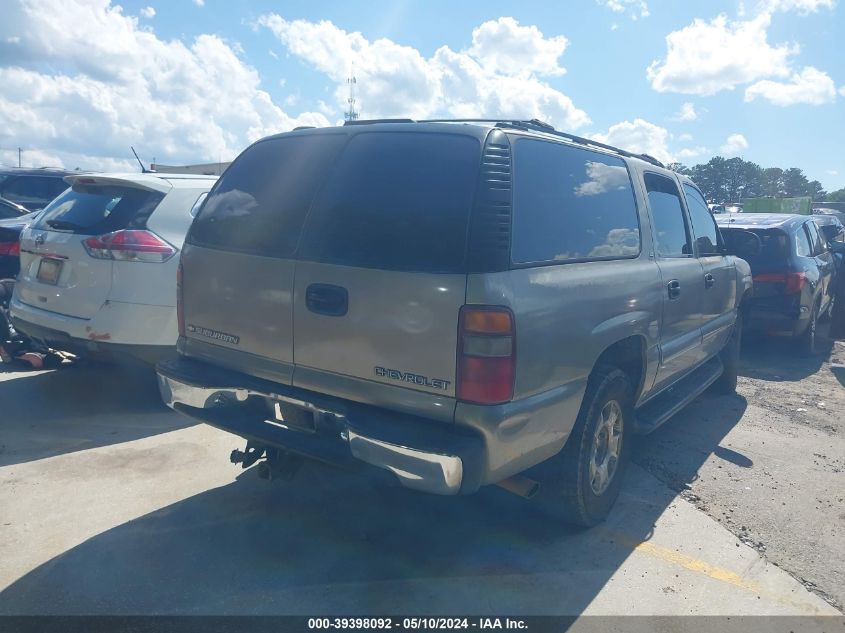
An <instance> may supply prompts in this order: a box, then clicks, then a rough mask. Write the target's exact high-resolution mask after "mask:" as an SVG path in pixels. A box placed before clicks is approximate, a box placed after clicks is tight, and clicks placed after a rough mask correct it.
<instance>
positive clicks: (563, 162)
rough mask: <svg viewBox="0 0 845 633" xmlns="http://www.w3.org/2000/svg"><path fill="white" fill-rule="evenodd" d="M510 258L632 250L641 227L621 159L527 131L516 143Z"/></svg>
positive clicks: (553, 258) (605, 255)
mask: <svg viewBox="0 0 845 633" xmlns="http://www.w3.org/2000/svg"><path fill="white" fill-rule="evenodd" d="M513 215H514V220H513V237H512V246H511V259H512V260H513V262H514V263H516V264H529V263H551V262H566V261H573V260H575V261H577V260H592V259H616V258H621V257H636V256H637V255H638V254H639V252H640V227H639V220H638V217H637V207H636V203H635V201H634V191H633V188H632V186H631V178H630V176H629V175H628V169H627V167H626V166H625V162H624V161H623V160H621V159H619V158H617V157H615V156H608V155H606V154H600V153H598V152H593V151H590V150H585V149H580V148H575V147H570V146H568V145H563V144H560V143H549V142H545V141H537V140H533V139H520V140H519V141H517V143H516V152H515V167H514V211H513Z"/></svg>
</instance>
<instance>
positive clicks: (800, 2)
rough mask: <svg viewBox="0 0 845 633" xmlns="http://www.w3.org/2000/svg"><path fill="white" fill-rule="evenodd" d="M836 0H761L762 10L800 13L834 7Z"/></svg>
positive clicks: (805, 13) (760, 6) (760, 7)
mask: <svg viewBox="0 0 845 633" xmlns="http://www.w3.org/2000/svg"><path fill="white" fill-rule="evenodd" d="M834 6H836V0H761V1H760V2H759V4H758V8H759V10H761V11H797V12H798V14H799V15H807V14H808V13H815V12H816V11H818V10H819V9H832V8H833V7H834Z"/></svg>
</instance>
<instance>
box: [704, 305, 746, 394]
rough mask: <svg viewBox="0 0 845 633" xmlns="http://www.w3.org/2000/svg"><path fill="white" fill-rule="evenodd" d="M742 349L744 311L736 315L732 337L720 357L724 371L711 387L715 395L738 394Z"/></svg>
mask: <svg viewBox="0 0 845 633" xmlns="http://www.w3.org/2000/svg"><path fill="white" fill-rule="evenodd" d="M741 347H742V310H741V309H740V310H739V311H738V312H737V315H736V321H735V322H734V327H733V331H731V337H730V338H729V339H728V342H727V343H725V346H724V347H723V348H722V351H721V352H719V356H720V357H721V359H722V366H723V367H724V370H723V371H722V375H721V376H719V377H718V378H717V379H716V382H714V383H713V385H712V386H711V387H710V389H711V390H712V391H713V393H718V394H723V395H730V394H734V393H736V380H737V375H738V373H739V352H740V348H741Z"/></svg>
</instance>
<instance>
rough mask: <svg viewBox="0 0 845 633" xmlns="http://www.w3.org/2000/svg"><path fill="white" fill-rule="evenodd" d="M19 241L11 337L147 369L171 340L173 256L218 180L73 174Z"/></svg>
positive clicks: (173, 334)
mask: <svg viewBox="0 0 845 633" xmlns="http://www.w3.org/2000/svg"><path fill="white" fill-rule="evenodd" d="M65 180H66V181H67V183H68V184H69V185H70V189H68V190H67V191H65V192H64V193H63V194H61V195H60V196H59V197H58V198H56V199H55V200H53V202H51V203H50V204H49V205H48V206H47V207H46V208H45V209H44V210H43V211H42V212H41V214H40V215H39V216H38V218H37V219H36V220H35V221H34V222H33V223H32V224H31V225H30V226H29V227H28V228H27V229H25V230H24V231H23V233H22V234H21V269H20V274H19V275H18V281H17V284H16V286H15V293H14V296H13V298H12V302H11V305H10V312H11V316H12V320H13V323H14V325H15V327H16V328H17V329H19V330H20V331H22V332H24V333H26V334H28V335H29V336H31V337H32V338H34V339H37V340H40V341H43V342H45V343H47V344H48V345H50V346H51V347H54V348H57V349H64V350H68V351H71V352H74V353H77V354H86V355H88V354H93V355H97V356H111V355H112V354H114V353H121V354H122V353H129V354H131V355H133V356H135V357H137V358H140V359H142V360H146V361H150V362H152V361H155V360H156V359H159V358H161V357H162V356H164V355H166V354H167V353H169V352H171V351H172V350H173V346H174V345H175V344H176V338H177V335H178V331H177V325H176V323H177V321H176V272H177V268H178V264H179V257H178V253H179V251H180V250H181V248H182V243H183V241H184V239H185V234H186V233H187V231H188V227H189V226H190V224H191V220H192V219H193V214H195V213H196V210H197V208H198V207H199V205H200V204H201V202H202V201H203V199H204V198H205V195H206V193H207V192H208V191H209V189H211V186H212V185H213V184H214V181H215V180H216V178H215V177H212V176H194V175H180V174H154V173H146V174H94V175H92V174H80V175H73V176H68V177H66V178H65Z"/></svg>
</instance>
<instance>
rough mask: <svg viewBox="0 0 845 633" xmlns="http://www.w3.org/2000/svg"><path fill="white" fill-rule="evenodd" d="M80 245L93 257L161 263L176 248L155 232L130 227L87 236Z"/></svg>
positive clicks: (171, 254) (173, 253)
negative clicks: (95, 235)
mask: <svg viewBox="0 0 845 633" xmlns="http://www.w3.org/2000/svg"><path fill="white" fill-rule="evenodd" d="M82 245H83V246H84V247H85V250H86V251H88V254H89V255H90V256H91V257H93V258H94V259H116V260H119V261H125V262H151V263H161V262H166V261H167V260H168V259H170V258H171V257H173V256H174V255H175V254H176V249H175V248H174V247H173V246H171V245H170V244H168V243H167V242H165V241H164V240H163V239H161V238H160V237H159V236H158V235H156V234H155V233H152V232H151V231H140V230H131V229H130V230H124V231H114V232H113V233H106V234H105V235H100V236H98V237H89V238H88V239H86V240H83V242H82Z"/></svg>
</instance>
